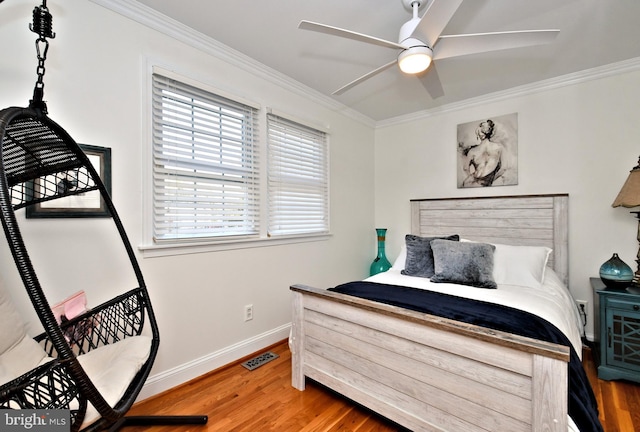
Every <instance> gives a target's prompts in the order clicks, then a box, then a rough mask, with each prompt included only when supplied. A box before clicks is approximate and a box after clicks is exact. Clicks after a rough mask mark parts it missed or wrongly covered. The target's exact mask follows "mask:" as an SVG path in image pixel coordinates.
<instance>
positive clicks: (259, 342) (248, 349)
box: [138, 323, 291, 401]
mask: <svg viewBox="0 0 640 432" xmlns="http://www.w3.org/2000/svg"><path fill="white" fill-rule="evenodd" d="M290 330H291V323H288V324H285V325H283V326H281V327H277V328H275V329H273V330H270V331H268V332H265V333H262V334H260V335H257V336H255V337H252V338H250V339H246V340H244V341H242V342H239V343H237V344H234V345H231V346H228V347H226V348H223V349H221V350H218V351H216V352H213V353H211V354H208V355H206V356H203V357H200V358H198V359H195V360H192V361H190V362H188V363H184V364H182V365H180V366H177V367H175V368H172V369H169V370H166V371H164V372H161V373H159V374H156V375H153V376H150V377H149V378H148V379H147V382H146V383H145V385H144V387H143V388H142V391H141V392H140V395H139V396H138V400H139V401H140V400H144V399H146V398H149V397H151V396H154V395H157V394H158V393H161V392H163V391H165V390H169V389H170V388H172V387H175V386H178V385H180V384H183V383H185V382H187V381H190V380H192V379H194V378H197V377H199V376H200V375H204V374H206V373H208V372H211V371H212V370H215V369H218V368H220V367H222V366H225V365H227V364H229V363H233V362H235V361H238V360H239V359H241V358H243V357H246V356H248V355H250V354H253V353H255V352H258V351H260V350H261V349H264V348H266V347H268V346H269V345H273V344H275V343H277V342H279V341H281V340H283V339H287V338H288V337H289V331H290Z"/></svg>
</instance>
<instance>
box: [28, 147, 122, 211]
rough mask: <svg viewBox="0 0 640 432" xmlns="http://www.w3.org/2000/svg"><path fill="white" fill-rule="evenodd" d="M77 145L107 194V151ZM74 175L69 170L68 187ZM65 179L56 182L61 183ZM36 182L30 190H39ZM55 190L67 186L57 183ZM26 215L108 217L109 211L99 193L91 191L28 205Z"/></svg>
mask: <svg viewBox="0 0 640 432" xmlns="http://www.w3.org/2000/svg"><path fill="white" fill-rule="evenodd" d="M79 146H80V148H81V149H82V151H84V153H85V154H86V155H87V157H88V158H89V161H90V162H91V164H92V165H93V167H94V168H95V170H96V171H97V172H98V175H99V176H100V178H101V179H102V182H103V183H104V186H105V188H106V189H107V192H108V193H109V194H111V149H110V148H108V147H98V146H93V145H87V144H79ZM74 176H76V177H77V176H78V173H77V172H75V173H74V172H72V171H69V172H68V173H67V179H70V180H68V181H69V185H73V179H74ZM67 179H63V180H62V181H61V182H59V183H64V182H65V181H67ZM37 182H38V180H36V184H34V185H33V187H34V190H38V188H39V187H42V186H39V185H38V184H37ZM76 184H77V182H76ZM59 187H67V185H66V183H65V184H59ZM69 187H72V186H69ZM26 216H27V218H90V217H109V212H108V211H107V208H106V205H105V203H104V200H103V199H102V196H101V195H100V191H99V190H93V191H90V192H84V193H80V194H77V195H71V196H66V197H62V198H58V199H54V200H51V201H45V202H41V203H38V204H34V205H32V206H28V207H27V208H26Z"/></svg>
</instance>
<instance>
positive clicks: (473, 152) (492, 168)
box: [457, 113, 518, 188]
mask: <svg viewBox="0 0 640 432" xmlns="http://www.w3.org/2000/svg"><path fill="white" fill-rule="evenodd" d="M457 133H458V135H457V138H458V149H457V151H458V154H457V158H458V176H457V177H458V188H471V187H489V186H510V185H517V184H518V114H517V113H513V114H506V115H502V116H497V117H491V118H486V119H481V120H476V121H472V122H469V123H462V124H459V125H458V129H457Z"/></svg>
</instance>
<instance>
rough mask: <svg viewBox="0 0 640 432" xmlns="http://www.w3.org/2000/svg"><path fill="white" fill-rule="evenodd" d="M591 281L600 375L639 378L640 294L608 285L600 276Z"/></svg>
mask: <svg viewBox="0 0 640 432" xmlns="http://www.w3.org/2000/svg"><path fill="white" fill-rule="evenodd" d="M590 282H591V288H592V289H593V291H594V295H593V300H594V303H595V304H594V308H593V309H594V313H595V319H594V320H593V322H594V326H595V329H594V330H595V331H594V337H595V350H594V352H593V354H594V360H595V363H596V366H597V367H598V378H600V379H603V380H614V379H626V380H630V381H635V382H640V294H635V293H629V292H627V291H624V290H612V289H607V288H606V286H605V285H604V283H603V282H602V281H601V280H600V278H590Z"/></svg>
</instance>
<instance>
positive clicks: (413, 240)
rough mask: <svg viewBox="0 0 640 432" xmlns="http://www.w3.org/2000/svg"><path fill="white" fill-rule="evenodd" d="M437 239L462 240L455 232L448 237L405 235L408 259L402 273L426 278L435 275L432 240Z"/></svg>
mask: <svg viewBox="0 0 640 432" xmlns="http://www.w3.org/2000/svg"><path fill="white" fill-rule="evenodd" d="M435 239H446V240H452V241H458V240H460V236H459V235H457V234H455V235H451V236H448V237H419V236H417V235H413V234H407V235H406V236H405V237H404V241H405V243H406V245H407V259H406V260H405V263H404V270H402V271H401V272H400V273H402V274H403V275H407V276H418V277H426V278H430V277H431V276H433V272H434V268H433V253H432V252H431V241H432V240H435Z"/></svg>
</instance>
